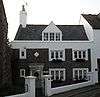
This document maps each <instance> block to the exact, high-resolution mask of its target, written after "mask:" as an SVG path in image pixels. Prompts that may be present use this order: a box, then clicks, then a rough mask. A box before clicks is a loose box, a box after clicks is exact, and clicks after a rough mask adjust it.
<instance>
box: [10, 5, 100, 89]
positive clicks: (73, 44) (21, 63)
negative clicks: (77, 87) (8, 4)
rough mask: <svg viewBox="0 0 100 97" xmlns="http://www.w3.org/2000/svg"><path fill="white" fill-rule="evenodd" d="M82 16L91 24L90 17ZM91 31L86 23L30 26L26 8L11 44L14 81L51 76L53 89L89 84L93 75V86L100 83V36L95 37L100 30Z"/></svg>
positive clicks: (22, 12)
mask: <svg viewBox="0 0 100 97" xmlns="http://www.w3.org/2000/svg"><path fill="white" fill-rule="evenodd" d="M82 16H83V17H84V20H85V19H86V20H85V22H87V23H88V20H87V16H85V15H82ZM81 21H82V20H81ZM98 21H99V19H98ZM93 22H94V21H93ZM99 22H100V21H99ZM82 23H83V22H82ZM88 25H89V24H88ZM94 25H96V24H95V22H94ZM87 27H90V28H91V29H88V28H87ZM91 31H92V27H91V26H90V25H89V26H84V25H83V24H82V25H55V24H54V23H53V22H51V23H50V24H49V25H35V24H33V25H32V24H31V25H30V24H27V12H26V10H25V8H24V6H23V7H22V10H21V12H20V26H19V28H18V31H17V34H16V36H15V39H14V41H12V42H11V44H12V49H13V61H12V66H13V79H14V80H15V81H16V80H17V79H21V78H23V77H25V76H36V77H37V78H38V79H40V78H41V77H42V75H45V74H50V75H52V77H51V83H52V87H58V86H64V85H69V84H75V83H80V82H84V81H88V80H89V78H88V74H91V76H92V80H91V81H92V83H93V84H95V83H98V67H97V58H98V57H96V55H97V54H99V53H98V52H97V50H99V35H97V36H93V34H94V33H95V34H96V33H97V34H99V30H98V32H91ZM96 37H97V38H96ZM96 49H97V50H96ZM98 59H99V58H98Z"/></svg>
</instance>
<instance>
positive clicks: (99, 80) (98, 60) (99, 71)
mask: <svg viewBox="0 0 100 97" xmlns="http://www.w3.org/2000/svg"><path fill="white" fill-rule="evenodd" d="M97 63H98V82H99V83H100V59H97Z"/></svg>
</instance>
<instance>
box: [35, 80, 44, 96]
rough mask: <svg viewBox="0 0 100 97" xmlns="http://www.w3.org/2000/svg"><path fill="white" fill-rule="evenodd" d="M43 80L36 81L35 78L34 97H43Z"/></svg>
mask: <svg viewBox="0 0 100 97" xmlns="http://www.w3.org/2000/svg"><path fill="white" fill-rule="evenodd" d="M44 85H45V84H44V79H38V78H36V81H35V88H36V89H35V91H36V92H35V93H36V97H43V96H45V86H44Z"/></svg>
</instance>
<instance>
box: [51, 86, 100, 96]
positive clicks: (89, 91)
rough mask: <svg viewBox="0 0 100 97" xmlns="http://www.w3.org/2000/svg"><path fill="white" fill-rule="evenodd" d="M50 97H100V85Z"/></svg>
mask: <svg viewBox="0 0 100 97" xmlns="http://www.w3.org/2000/svg"><path fill="white" fill-rule="evenodd" d="M50 97H100V85H99V84H96V85H91V86H87V87H83V88H79V89H75V90H71V91H68V92H63V93H59V94H55V95H52V96H50Z"/></svg>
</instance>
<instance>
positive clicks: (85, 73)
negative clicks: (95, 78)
mask: <svg viewBox="0 0 100 97" xmlns="http://www.w3.org/2000/svg"><path fill="white" fill-rule="evenodd" d="M83 79H85V80H86V79H87V71H86V70H83Z"/></svg>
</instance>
